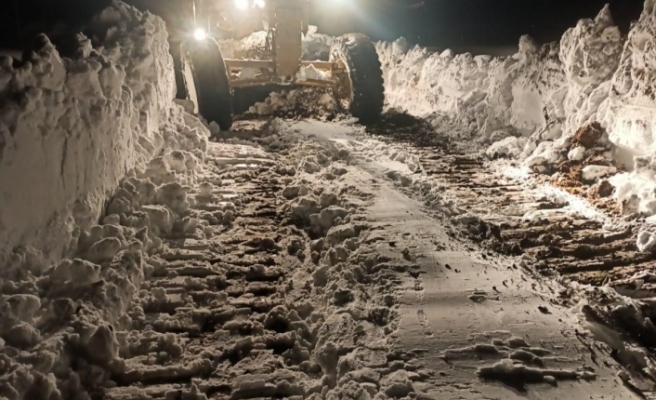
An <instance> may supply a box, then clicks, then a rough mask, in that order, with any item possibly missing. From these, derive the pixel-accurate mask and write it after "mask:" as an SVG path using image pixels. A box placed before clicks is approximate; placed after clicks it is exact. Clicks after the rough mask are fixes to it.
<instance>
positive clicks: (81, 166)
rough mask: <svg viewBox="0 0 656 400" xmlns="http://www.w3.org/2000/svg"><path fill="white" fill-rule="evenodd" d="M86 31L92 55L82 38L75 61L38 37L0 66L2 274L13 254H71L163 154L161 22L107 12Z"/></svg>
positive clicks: (168, 106)
mask: <svg viewBox="0 0 656 400" xmlns="http://www.w3.org/2000/svg"><path fill="white" fill-rule="evenodd" d="M90 31H91V32H93V34H94V35H93V39H94V40H93V41H94V43H96V42H97V43H98V45H96V46H95V47H93V46H92V44H91V40H90V39H89V38H86V37H85V36H83V35H81V34H80V35H78V37H77V50H76V51H75V52H74V53H75V56H74V57H72V58H64V57H62V56H61V55H60V54H59V53H58V51H57V50H56V49H55V47H54V46H53V45H52V44H51V43H50V41H49V40H48V39H47V38H46V37H45V36H42V37H41V38H39V39H40V43H39V44H38V46H37V47H36V48H35V50H34V51H33V52H31V53H30V54H27V55H26V56H24V57H23V60H22V62H20V63H17V62H14V61H13V60H12V59H10V58H8V57H2V58H0V266H5V265H7V264H8V263H10V259H11V255H12V252H13V251H14V250H16V249H17V248H24V247H29V248H31V249H35V250H36V251H37V253H39V254H40V256H39V257H40V258H42V259H43V261H50V260H56V259H59V258H61V257H62V256H64V255H66V254H67V253H69V252H71V251H72V250H74V248H75V245H76V241H77V237H78V236H79V234H80V230H81V229H86V228H88V227H89V226H90V225H92V224H94V223H96V222H97V219H98V217H99V215H100V213H101V211H102V209H103V206H104V201H105V199H106V196H107V195H108V194H109V193H110V192H112V191H113V190H114V189H116V187H117V185H118V182H119V180H120V179H121V178H122V177H123V176H124V175H125V174H126V172H127V171H129V170H131V169H132V168H134V167H137V166H139V165H141V164H144V163H145V162H147V161H148V160H150V159H151V158H152V156H153V155H154V154H156V153H157V152H158V151H159V149H160V148H161V146H162V145H163V142H164V138H163V137H162V134H161V133H160V131H159V128H160V126H161V125H162V124H163V123H164V122H165V121H166V120H167V118H169V116H170V114H171V110H172V105H173V104H172V99H173V97H174V85H175V83H174V76H173V69H172V60H171V58H170V56H169V54H168V42H167V33H166V29H165V25H164V22H163V21H162V20H161V19H159V18H157V17H155V16H153V15H151V14H148V13H141V12H139V11H137V10H136V9H134V8H131V7H129V6H127V5H125V4H123V3H120V2H114V3H112V5H111V6H110V7H109V8H107V9H105V10H104V11H103V12H101V13H100V14H99V15H98V16H96V17H95V18H94V20H93V21H92V23H91V24H90ZM0 269H2V267H0ZM0 272H1V271H0Z"/></svg>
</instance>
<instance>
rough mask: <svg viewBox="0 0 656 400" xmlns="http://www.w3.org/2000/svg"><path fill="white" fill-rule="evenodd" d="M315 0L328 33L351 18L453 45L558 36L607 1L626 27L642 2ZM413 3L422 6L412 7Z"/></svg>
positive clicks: (373, 29)
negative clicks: (525, 37)
mask: <svg viewBox="0 0 656 400" xmlns="http://www.w3.org/2000/svg"><path fill="white" fill-rule="evenodd" d="M311 1H312V2H313V5H314V6H315V7H314V13H313V20H314V22H315V23H316V24H317V25H319V29H320V31H324V32H326V33H339V30H342V29H344V25H346V24H348V25H350V26H349V27H348V28H346V29H348V30H360V31H365V33H367V34H369V35H370V36H372V37H375V38H377V39H385V40H393V39H395V38H397V37H399V36H405V37H406V38H407V39H408V40H409V41H410V42H412V43H419V44H422V45H426V46H436V47H455V48H458V47H474V46H477V47H487V46H515V45H517V43H518V41H519V37H520V36H521V35H523V34H530V35H531V36H533V37H534V38H535V39H537V40H538V42H540V43H546V42H550V41H554V40H559V39H560V37H561V36H562V34H563V32H565V30H567V29H568V28H569V27H572V26H574V25H576V22H577V21H578V20H579V19H581V18H593V17H594V16H595V15H596V14H597V13H598V12H599V10H601V8H602V7H603V6H604V4H606V3H609V2H610V4H611V11H612V13H613V16H614V18H615V21H616V23H618V24H619V25H620V28H621V29H622V31H623V32H626V31H628V28H629V25H630V22H631V21H633V20H636V19H637V18H638V17H639V16H640V12H641V11H642V8H643V4H644V0H610V1H609V0H423V1H421V0H311ZM357 3H360V4H361V6H360V7H359V9H357V8H355V7H357V6H356V4H357ZM413 3H423V6H421V7H418V8H414V9H413V8H410V7H409V6H408V5H409V4H413ZM380 4H384V5H380ZM364 10H369V11H364Z"/></svg>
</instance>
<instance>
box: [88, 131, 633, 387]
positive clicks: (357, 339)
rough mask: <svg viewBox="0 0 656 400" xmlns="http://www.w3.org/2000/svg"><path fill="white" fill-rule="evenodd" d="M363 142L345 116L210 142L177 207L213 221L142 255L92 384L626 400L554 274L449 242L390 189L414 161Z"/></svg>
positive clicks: (440, 224) (443, 229) (605, 351)
mask: <svg viewBox="0 0 656 400" xmlns="http://www.w3.org/2000/svg"><path fill="white" fill-rule="evenodd" d="M375 142H377V141H376V140H374V139H371V138H370V137H367V136H364V135H363V132H362V128H359V127H355V126H351V125H349V124H348V122H347V123H342V124H337V123H321V122H310V121H302V122H285V121H281V120H273V121H271V122H262V123H258V122H242V123H240V124H238V125H237V126H236V128H235V131H234V132H232V133H230V134H229V135H228V136H225V137H224V138H223V139H222V140H221V143H210V144H209V147H208V151H207V153H208V155H207V157H206V158H205V162H204V165H203V166H202V167H201V169H202V170H204V171H205V172H204V175H203V178H201V179H198V180H197V182H196V183H194V184H192V185H190V188H187V189H186V190H187V193H193V194H194V195H193V196H191V197H192V198H194V199H195V200H194V201H193V202H191V204H190V205H189V209H188V210H186V211H185V213H186V214H188V216H189V217H191V218H195V219H198V220H204V221H207V223H203V224H202V229H198V228H199V226H197V227H196V228H195V229H191V228H190V229H188V230H186V233H180V234H178V235H177V236H175V235H174V237H170V238H166V239H164V243H163V244H164V245H163V246H162V248H161V250H159V251H157V252H155V253H153V254H152V255H151V256H150V257H149V260H148V262H147V263H148V264H149V265H150V266H151V267H150V268H148V271H149V272H148V273H147V274H146V277H145V280H144V282H143V283H142V285H141V291H139V292H138V293H137V295H136V296H135V297H134V302H133V304H132V305H131V307H130V311H129V312H128V314H129V315H130V317H131V321H130V323H129V324H128V325H127V326H124V327H123V328H122V329H120V330H116V333H115V335H116V338H117V341H118V344H119V345H118V352H117V354H115V357H116V359H117V360H120V363H118V364H119V365H120V368H114V370H111V369H112V368H110V372H109V373H108V374H107V375H106V376H105V378H106V379H107V381H104V382H101V383H100V385H99V387H98V388H97V390H99V391H100V392H102V393H103V396H104V397H105V398H110V399H141V398H166V399H169V398H181V399H204V398H217V399H220V398H229V399H248V398H274V397H275V398H299V399H300V398H317V399H318V398H326V399H342V398H344V399H346V398H348V399H368V398H381V399H383V398H404V397H409V398H423V399H429V398H471V399H478V398H498V399H510V398H522V397H527V396H528V397H529V398H549V399H553V398H605V399H628V398H633V397H636V396H635V395H634V394H633V393H634V392H633V391H631V390H630V389H627V387H625V386H624V385H623V384H622V381H621V380H620V379H618V378H615V375H616V374H617V373H618V372H619V371H621V367H620V366H619V364H618V363H617V362H616V361H615V360H614V359H613V357H611V353H612V349H611V348H609V347H608V346H606V345H604V344H602V343H599V342H595V341H594V340H593V339H592V337H591V336H588V334H587V333H586V332H587V330H586V329H585V328H584V327H583V326H582V325H581V324H580V323H579V321H578V320H577V317H576V315H574V314H573V313H571V312H570V311H568V310H567V309H566V308H565V307H560V306H559V305H558V304H555V302H554V301H553V300H554V299H555V297H556V296H555V295H554V291H556V290H558V288H559V285H558V284H557V283H556V282H553V281H550V280H548V279H544V278H542V279H541V278H539V277H538V276H536V275H534V274H532V273H530V272H529V271H528V270H524V269H523V268H518V267H516V266H514V265H512V261H513V260H511V259H506V258H503V257H500V256H495V255H493V254H492V253H488V252H481V251H478V250H476V249H475V248H472V247H471V246H467V245H466V244H465V243H462V242H460V241H458V240H456V239H454V238H453V237H452V236H450V235H448V234H447V232H448V231H450V229H448V228H447V226H446V224H445V223H444V221H441V220H440V219H436V218H434V217H432V216H431V214H430V213H428V212H427V210H426V209H425V207H424V205H422V204H421V203H419V202H417V201H416V200H413V199H411V198H410V197H408V196H407V195H406V194H404V193H403V186H402V185H398V186H397V183H398V182H400V181H403V179H402V178H400V176H403V173H404V172H406V173H407V172H411V170H412V169H415V168H416V164H415V163H414V162H413V161H412V157H407V155H405V156H404V155H403V154H402V152H401V153H399V154H393V155H392V158H393V159H395V160H396V161H392V160H391V159H390V158H389V151H387V152H381V151H380V150H381V149H383V148H385V145H384V144H383V143H382V142H378V146H379V147H378V148H377V150H376V148H375V147H374V148H370V150H371V154H370V155H369V156H368V155H367V152H366V151H363V146H366V145H372V144H375ZM389 149H390V148H389V147H387V150H389ZM398 160H402V161H398ZM404 169H405V170H404ZM406 186H407V185H406ZM183 231H184V230H183ZM163 249H166V250H163ZM622 376H624V375H622ZM112 382H113V383H112ZM103 386H104V388H103ZM630 386H633V385H632V384H631V385H630ZM634 390H635V388H634ZM636 398H638V397H636Z"/></svg>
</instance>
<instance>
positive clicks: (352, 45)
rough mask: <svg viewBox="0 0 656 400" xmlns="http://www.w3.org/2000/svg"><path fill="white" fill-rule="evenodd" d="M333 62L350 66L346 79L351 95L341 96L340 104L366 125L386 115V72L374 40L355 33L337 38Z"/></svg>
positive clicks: (332, 51)
mask: <svg viewBox="0 0 656 400" xmlns="http://www.w3.org/2000/svg"><path fill="white" fill-rule="evenodd" d="M330 61H332V62H341V63H342V64H343V65H344V67H346V69H347V71H346V75H344V77H343V78H344V79H348V82H346V84H349V83H350V87H351V90H350V93H349V94H348V95H346V96H343V95H340V94H339V93H338V95H337V97H338V100H339V102H340V104H341V105H342V106H343V107H345V108H347V109H348V111H349V112H350V113H351V115H353V116H354V117H356V118H358V119H359V120H360V122H361V123H363V124H370V123H373V122H376V121H377V120H378V119H379V118H380V115H381V114H382V112H383V104H384V103H385V89H384V86H383V71H382V68H381V65H380V59H379V58H378V53H377V52H376V47H374V44H373V43H372V41H371V39H369V38H368V37H367V36H365V35H363V34H359V33H351V34H348V35H344V36H342V37H340V38H338V39H336V40H335V41H334V43H333V47H332V49H331V50H330Z"/></svg>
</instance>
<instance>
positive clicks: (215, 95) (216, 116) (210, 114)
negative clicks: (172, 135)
mask: <svg viewBox="0 0 656 400" xmlns="http://www.w3.org/2000/svg"><path fill="white" fill-rule="evenodd" d="M188 60H189V62H190V63H191V71H192V75H193V80H194V86H195V92H196V99H191V100H192V101H193V100H196V103H197V105H198V113H199V114H200V115H202V116H203V118H205V119H206V120H207V121H209V122H212V121H213V122H216V123H217V124H218V125H219V127H220V128H221V130H224V131H225V130H228V129H230V127H231V126H232V91H231V89H230V79H229V77H228V70H227V69H226V66H225V62H224V61H223V56H221V50H220V49H219V45H218V44H217V43H216V41H215V40H214V39H212V38H207V39H206V40H203V41H195V42H193V43H191V44H190V46H189V49H188Z"/></svg>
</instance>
